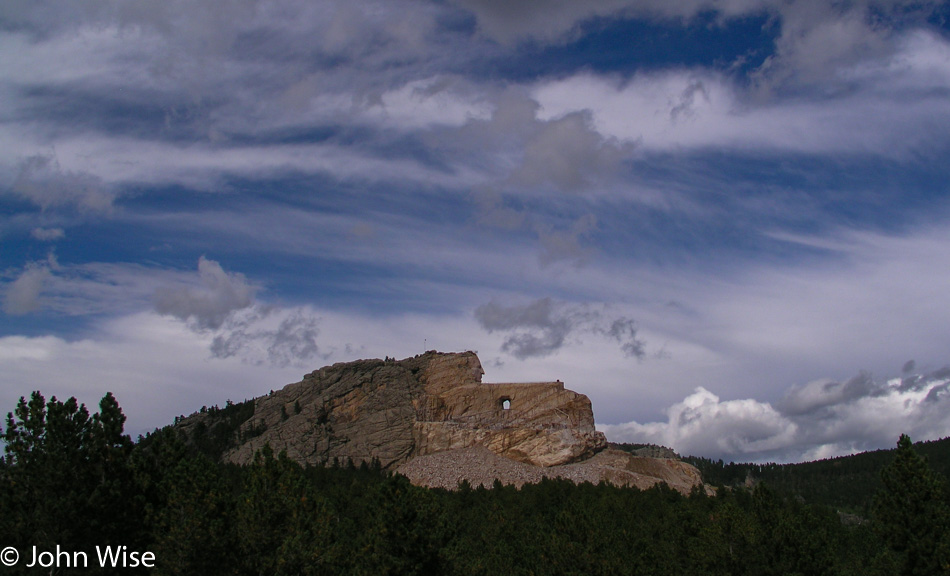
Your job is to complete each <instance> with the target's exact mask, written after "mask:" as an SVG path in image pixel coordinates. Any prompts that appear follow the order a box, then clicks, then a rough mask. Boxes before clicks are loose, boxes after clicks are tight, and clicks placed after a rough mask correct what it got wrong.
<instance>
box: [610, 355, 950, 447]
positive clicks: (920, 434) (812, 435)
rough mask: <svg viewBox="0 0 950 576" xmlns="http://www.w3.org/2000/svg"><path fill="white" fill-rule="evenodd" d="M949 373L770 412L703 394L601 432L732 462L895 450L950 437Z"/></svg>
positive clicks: (795, 390) (801, 394) (799, 394)
mask: <svg viewBox="0 0 950 576" xmlns="http://www.w3.org/2000/svg"><path fill="white" fill-rule="evenodd" d="M948 392H950V368H944V369H941V370H937V371H934V372H931V373H928V374H921V375H914V376H905V377H903V378H898V379H895V380H892V381H889V382H877V381H875V380H874V379H873V378H872V377H871V376H870V375H869V374H867V373H865V372H862V373H860V374H858V375H857V376H855V377H854V378H851V379H849V380H847V381H845V382H835V381H831V380H822V381H815V382H810V383H808V384H805V385H803V386H793V387H792V388H790V389H789V390H788V391H787V393H786V395H785V398H784V399H783V400H782V401H781V402H780V403H778V405H777V406H774V407H773V406H772V405H771V404H770V403H768V402H762V401H759V400H755V399H751V398H749V399H741V400H725V401H724V400H721V399H720V398H719V397H718V396H716V395H715V394H713V393H712V392H710V391H708V390H706V389H705V388H702V387H699V388H697V389H696V390H695V391H694V392H693V393H692V394H690V395H689V396H687V397H686V398H685V399H684V400H682V401H681V402H677V403H675V404H673V405H672V406H670V407H669V408H668V409H667V410H666V414H667V420H666V421H665V422H648V423H643V424H641V423H638V422H628V423H625V424H617V425H603V426H600V428H601V429H602V430H603V431H604V432H605V433H606V434H607V436H608V438H610V439H611V440H612V441H622V442H650V443H656V444H662V445H665V446H670V447H672V448H673V449H675V450H677V451H678V452H680V453H682V454H693V455H697V456H704V457H708V458H714V459H715V458H722V459H724V460H726V461H729V460H732V461H739V462H748V461H756V462H765V461H779V462H787V461H803V460H811V459H817V458H829V457H834V456H840V455H843V454H850V453H854V452H858V451H863V450H872V449H877V448H882V447H886V446H889V445H891V444H892V443H893V442H894V440H895V439H896V438H897V437H898V436H899V435H900V434H902V433H907V434H910V435H911V436H912V437H914V438H918V439H936V438H941V437H945V436H947V435H948V434H950V410H948V408H950V401H948V397H950V393H948Z"/></svg>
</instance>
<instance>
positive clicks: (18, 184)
mask: <svg viewBox="0 0 950 576" xmlns="http://www.w3.org/2000/svg"><path fill="white" fill-rule="evenodd" d="M11 190H12V192H13V193H14V194H18V195H20V196H22V197H24V198H26V199H27V200H29V201H30V202H33V203H34V204H36V205H37V206H39V207H40V208H42V209H44V210H46V209H49V208H58V207H68V208H79V209H80V210H84V211H91V212H108V211H110V210H111V209H112V201H113V200H114V197H115V195H114V194H113V193H112V192H110V191H108V190H107V188H106V187H105V185H104V184H103V182H102V180H101V179H99V178H98V177H96V176H94V175H92V174H88V173H84V172H72V171H65V170H63V169H62V168H60V165H59V162H58V160H57V159H56V157H55V156H44V155H36V156H30V157H28V158H26V159H25V160H23V161H22V162H21V163H20V165H19V170H18V174H17V177H16V180H15V181H14V182H13V186H12V187H11Z"/></svg>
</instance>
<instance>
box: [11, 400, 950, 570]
mask: <svg viewBox="0 0 950 576" xmlns="http://www.w3.org/2000/svg"><path fill="white" fill-rule="evenodd" d="M211 410H215V411H219V409H217V408H212V409H211ZM250 413H251V412H250V411H249V410H248V409H247V406H246V405H242V404H231V403H230V402H229V403H228V405H227V406H226V407H225V408H223V409H220V416H221V418H220V419H219V421H221V422H225V423H226V425H222V426H220V427H217V428H214V429H211V430H207V431H204V432H202V434H201V435H200V437H199V438H185V437H183V436H181V435H180V433H179V432H178V431H177V430H176V428H175V427H172V426H169V427H166V428H164V429H161V430H157V431H155V432H154V433H151V434H149V435H148V436H146V437H140V438H139V439H138V441H135V442H133V441H132V439H131V438H130V437H129V436H127V435H125V433H124V422H125V416H124V415H123V413H122V410H121V408H120V406H119V404H118V402H117V400H116V399H115V398H114V397H113V396H112V395H111V394H107V395H106V396H105V397H104V398H103V399H102V401H101V402H100V404H99V410H98V412H95V413H92V414H90V412H89V410H88V409H87V408H86V407H85V406H84V405H82V404H79V403H78V402H77V401H76V400H75V399H74V398H70V399H68V400H66V401H60V400H57V399H56V398H55V397H53V398H50V399H49V400H47V399H45V398H44V396H43V395H42V394H41V393H39V392H34V393H33V394H32V395H31V396H30V397H29V398H21V400H20V402H19V403H18V405H17V406H16V407H15V408H14V410H13V411H12V412H11V413H10V414H9V415H8V416H7V419H6V422H5V425H4V426H3V429H2V433H0V439H2V441H3V443H4V457H3V458H2V460H0V546H3V547H5V548H4V550H3V552H2V555H0V559H2V560H3V561H4V563H5V564H12V565H11V566H9V567H5V568H2V570H3V573H5V574H41V573H42V574H62V573H68V572H70V571H71V570H75V569H76V568H82V570H77V573H85V574H98V573H108V574H125V573H128V574H136V573H139V574H155V575H164V574H169V575H171V574H182V575H184V574H195V575H202V576H207V575H219V574H220V575H228V574H234V575H268V576H275V575H310V574H313V575H333V574H360V575H362V574H366V575H386V574H391V575H413V574H419V575H430V574H431V575H438V574H447V575H448V574H451V575H455V574H458V575H486V576H487V575H493V576H494V575H499V574H506V575H526V576H527V575H538V576H540V575H548V574H550V575H569V574H576V575H624V574H630V575H657V576H659V575H684V574H691V575H706V574H708V575H746V574H748V575H762V576H768V575H813V574H814V575H818V574H821V575H832V574H842V575H844V574H854V575H887V576H891V575H923V574H948V573H950V528H948V526H950V524H948V523H950V494H948V486H947V480H946V468H945V467H944V465H943V464H941V465H940V466H936V465H932V464H931V461H933V462H937V461H938V460H939V461H940V462H945V461H946V455H947V445H946V443H945V442H944V443H933V444H932V445H914V444H912V442H911V440H910V438H908V437H907V436H902V437H901V438H900V439H899V440H897V448H896V449H895V450H890V451H881V452H877V453H872V454H870V455H860V456H856V457H851V458H842V459H838V460H833V461H826V462H818V463H809V464H806V465H796V466H784V467H783V466H777V465H768V466H758V465H754V466H753V465H737V464H729V465H725V464H723V463H721V462H712V461H708V460H702V459H692V460H691V461H693V463H694V464H696V465H697V466H699V467H700V469H701V470H702V472H703V473H704V475H706V476H705V478H706V481H707V482H708V483H709V484H711V485H713V486H716V490H714V491H710V492H709V493H707V492H706V491H702V490H696V491H694V492H693V493H692V494H689V495H683V494H680V493H678V492H675V491H673V490H671V489H669V488H667V487H666V486H665V485H659V486H656V487H654V488H651V489H649V490H645V491H640V490H636V489H632V488H618V487H615V486H611V485H607V484H600V485H591V484H582V485H574V484H573V483H571V482H569V481H564V480H546V481H543V482H541V483H539V484H533V485H525V486H523V487H522V488H520V489H516V488H514V487H511V486H502V485H501V484H500V483H497V482H496V484H495V486H494V487H492V488H482V487H478V488H473V487H471V486H468V485H466V484H464V483H463V485H461V486H460V487H459V489H458V490H455V491H446V490H437V489H428V488H421V487H417V486H413V485H411V484H410V483H409V482H408V480H406V479H405V478H404V477H402V476H399V475H396V474H392V473H389V472H387V471H384V470H380V469H379V466H374V465H367V464H362V465H360V466H354V465H352V464H351V463H344V462H335V463H332V464H331V465H329V466H317V467H314V466H310V467H303V466H300V465H298V464H297V463H295V462H293V461H291V460H290V459H288V458H287V457H286V456H285V455H283V454H275V453H273V451H271V450H269V449H265V450H262V451H261V452H259V453H258V454H257V455H256V457H255V460H254V462H253V463H252V464H251V465H248V466H242V467H239V466H233V465H225V464H221V463H219V461H218V460H217V459H216V458H215V454H216V453H218V454H219V453H220V449H221V447H222V446H223V445H224V444H225V443H226V442H227V438H228V436H229V435H230V434H233V433H234V432H235V430H236V429H237V426H239V425H240V423H241V422H242V421H243V420H242V418H244V419H245V420H246V418H247V417H249V416H248V415H249V414H250ZM941 449H942V450H943V451H942V452H940V450H941ZM938 454H939V455H940V456H939V457H938ZM852 488H854V489H852ZM106 546H109V547H111V548H110V549H112V550H121V551H122V553H123V554H124V555H123V556H122V559H120V560H119V565H118V567H113V565H112V564H109V565H107V566H105V567H103V566H101V563H100V562H99V560H98V556H97V554H99V553H100V552H99V550H101V549H102V548H103V547H106ZM34 547H35V550H37V551H48V552H49V555H47V556H45V558H46V560H47V562H49V561H51V559H54V558H55V559H56V563H55V564H54V565H51V566H45V565H40V566H34V567H32V568H30V567H27V566H26V565H27V564H28V563H29V562H30V560H31V556H32V554H33V552H32V551H33V550H34ZM97 547H98V549H97ZM122 547H124V548H122ZM11 548H12V549H13V550H15V551H16V552H18V561H17V562H10V560H12V559H13V558H12V552H10V549H11ZM57 551H60V552H62V554H57ZM76 552H84V553H85V557H83V556H81V555H77V554H75V553H76ZM146 552H148V553H149V554H150V555H149V556H146V555H145V553H146ZM83 558H88V563H87V564H86V565H78V564H77V562H80V561H81V560H82V559H83ZM144 558H149V559H151V558H154V560H153V561H145V562H142V560H143V559H144ZM122 562H125V564H122ZM70 563H72V565H69V564H70Z"/></svg>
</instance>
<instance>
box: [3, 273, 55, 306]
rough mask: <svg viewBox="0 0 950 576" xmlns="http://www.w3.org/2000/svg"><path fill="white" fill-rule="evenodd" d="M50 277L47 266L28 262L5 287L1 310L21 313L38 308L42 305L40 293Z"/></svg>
mask: <svg viewBox="0 0 950 576" xmlns="http://www.w3.org/2000/svg"><path fill="white" fill-rule="evenodd" d="M51 277H52V273H51V272H50V269H49V266H46V265H43V264H37V263H33V264H28V265H27V266H26V268H25V269H24V270H23V272H21V273H20V275H19V276H18V277H17V279H16V280H14V281H13V282H11V283H10V284H9V285H8V286H7V287H6V292H5V293H4V295H3V311H4V312H6V313H7V314H11V315H22V314H29V313H30V312H35V311H37V310H39V309H40V307H41V305H42V301H41V299H40V295H41V293H42V292H43V288H44V285H45V284H46V283H47V281H48V280H49V279H50V278H51Z"/></svg>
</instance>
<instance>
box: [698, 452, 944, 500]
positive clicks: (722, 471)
mask: <svg viewBox="0 0 950 576" xmlns="http://www.w3.org/2000/svg"><path fill="white" fill-rule="evenodd" d="M914 450H915V451H916V452H917V453H918V454H920V456H921V457H923V458H924V459H926V460H927V463H928V464H929V465H930V468H931V469H932V470H933V471H934V472H937V473H939V474H940V475H942V476H943V477H944V478H946V477H947V476H948V475H950V438H944V439H942V440H934V441H930V442H918V443H916V444H914ZM894 455H895V449H890V450H876V451H873V452H864V453H861V454H855V455H852V456H842V457H840V458H832V459H828V460H818V461H815V462H804V463H800V464H736V463H729V464H724V463H723V462H722V461H721V460H720V461H713V460H709V459H708V458H700V457H694V456H689V457H686V458H683V459H684V460H685V461H687V462H689V463H690V464H692V465H693V466H696V467H697V468H699V470H700V472H702V475H703V480H704V481H705V482H707V483H709V484H713V485H717V486H741V485H749V484H755V483H765V484H767V485H768V486H769V487H771V488H773V489H775V490H778V491H780V492H783V493H786V494H791V495H795V496H798V497H801V498H802V499H803V500H804V501H805V502H808V503H812V504H824V505H827V506H831V507H834V508H836V509H838V510H841V511H845V512H849V513H853V514H858V515H862V516H866V515H867V514H868V513H869V512H870V510H869V506H870V505H871V501H872V499H873V496H874V494H876V493H877V492H879V491H880V490H881V489H882V488H883V484H882V482H881V469H882V468H884V467H885V466H887V464H888V463H889V462H891V461H892V460H893V459H894Z"/></svg>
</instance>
